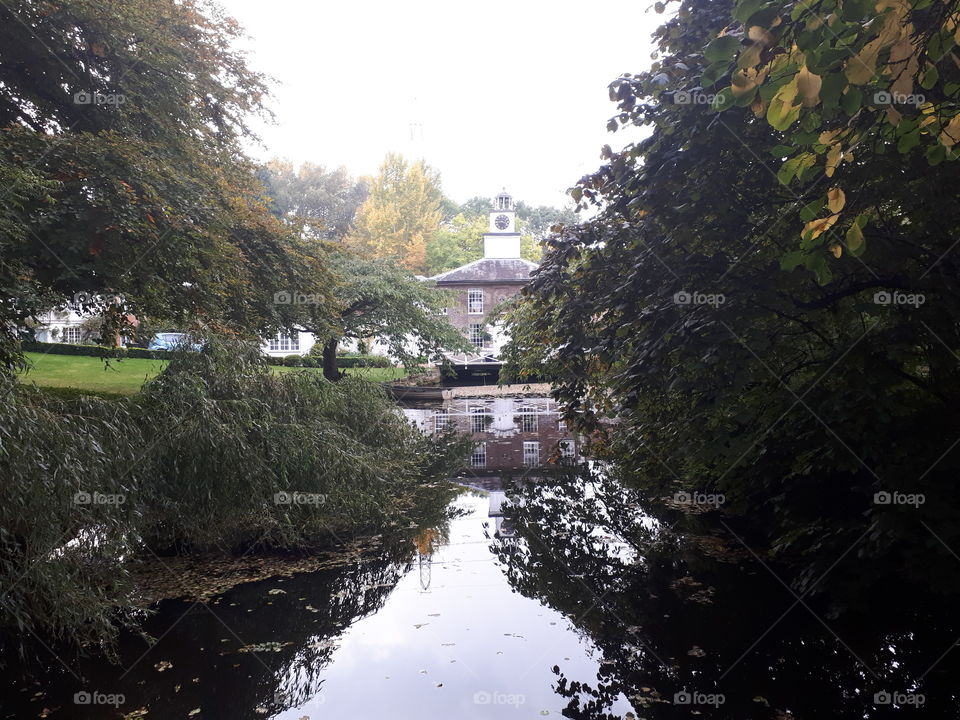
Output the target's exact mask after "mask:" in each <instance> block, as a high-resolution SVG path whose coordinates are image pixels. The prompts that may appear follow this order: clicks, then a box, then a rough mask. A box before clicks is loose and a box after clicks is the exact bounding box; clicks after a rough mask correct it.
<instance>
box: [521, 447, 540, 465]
mask: <svg viewBox="0 0 960 720" xmlns="http://www.w3.org/2000/svg"><path fill="white" fill-rule="evenodd" d="M523 464H524V465H526V466H527V467H532V466H535V465H539V464H540V443H538V442H525V443H524V444H523Z"/></svg>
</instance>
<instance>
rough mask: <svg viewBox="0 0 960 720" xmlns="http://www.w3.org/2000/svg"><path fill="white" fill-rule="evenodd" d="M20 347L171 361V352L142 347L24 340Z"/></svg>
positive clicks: (66, 353)
mask: <svg viewBox="0 0 960 720" xmlns="http://www.w3.org/2000/svg"><path fill="white" fill-rule="evenodd" d="M20 347H21V348H22V349H23V350H24V351H25V352H39V353H50V354H51V355H85V356H88V357H98V358H115V359H117V360H122V359H123V358H128V357H129V358H143V359H145V360H169V359H170V358H171V357H173V351H171V350H147V349H146V348H140V347H109V346H107V345H78V344H73V343H51V342H40V341H39V340H24V341H22V342H21V343H20Z"/></svg>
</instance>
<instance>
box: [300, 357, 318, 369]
mask: <svg viewBox="0 0 960 720" xmlns="http://www.w3.org/2000/svg"><path fill="white" fill-rule="evenodd" d="M300 364H301V365H303V367H306V368H315V367H320V363H319V362H318V361H317V359H316V358H312V357H310V356H309V355H304V356H303V357H302V358H301V362H300Z"/></svg>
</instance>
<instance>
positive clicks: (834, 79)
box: [820, 73, 849, 108]
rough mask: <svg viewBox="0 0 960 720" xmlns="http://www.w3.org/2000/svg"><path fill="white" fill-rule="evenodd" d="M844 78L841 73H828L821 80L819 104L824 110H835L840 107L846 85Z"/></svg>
mask: <svg viewBox="0 0 960 720" xmlns="http://www.w3.org/2000/svg"><path fill="white" fill-rule="evenodd" d="M848 84H849V83H848V82H847V78H846V76H844V74H843V73H830V74H829V75H827V76H826V77H824V78H823V85H821V86H820V102H822V103H823V106H824V107H825V108H835V107H839V106H840V98H841V97H842V96H843V91H844V89H846V87H847V85H848Z"/></svg>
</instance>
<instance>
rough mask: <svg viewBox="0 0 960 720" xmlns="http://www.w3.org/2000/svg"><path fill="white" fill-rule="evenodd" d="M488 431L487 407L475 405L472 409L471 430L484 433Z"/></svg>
mask: <svg viewBox="0 0 960 720" xmlns="http://www.w3.org/2000/svg"><path fill="white" fill-rule="evenodd" d="M486 431H487V409H486V408H485V407H482V406H481V407H475V408H472V409H471V410H470V432H472V433H482V432H486Z"/></svg>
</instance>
